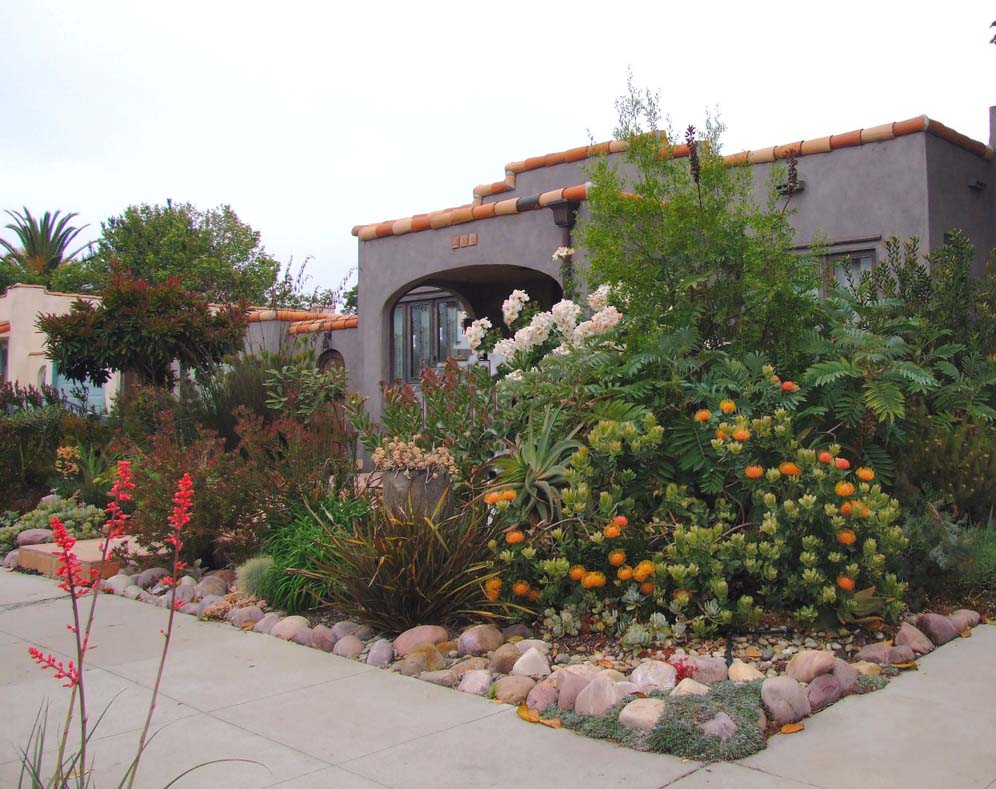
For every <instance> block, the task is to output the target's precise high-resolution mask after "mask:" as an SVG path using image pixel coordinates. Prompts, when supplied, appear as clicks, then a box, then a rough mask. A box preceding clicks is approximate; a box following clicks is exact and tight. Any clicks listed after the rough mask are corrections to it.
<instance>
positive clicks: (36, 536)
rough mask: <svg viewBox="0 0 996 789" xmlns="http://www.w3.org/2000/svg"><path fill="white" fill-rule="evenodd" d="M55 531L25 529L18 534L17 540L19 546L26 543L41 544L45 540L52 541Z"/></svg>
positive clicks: (21, 546)
mask: <svg viewBox="0 0 996 789" xmlns="http://www.w3.org/2000/svg"><path fill="white" fill-rule="evenodd" d="M53 536H54V535H53V533H52V530H51V529H25V530H24V531H22V532H21V533H19V534H18V535H17V539H16V540H15V542H16V543H17V547H18V548H23V547H24V546H25V545H41V544H42V543H45V542H52V538H53Z"/></svg>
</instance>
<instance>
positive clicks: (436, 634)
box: [394, 625, 449, 657]
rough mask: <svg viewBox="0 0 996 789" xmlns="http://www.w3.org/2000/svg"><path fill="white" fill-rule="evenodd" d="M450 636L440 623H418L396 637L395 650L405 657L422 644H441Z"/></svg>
mask: <svg viewBox="0 0 996 789" xmlns="http://www.w3.org/2000/svg"><path fill="white" fill-rule="evenodd" d="M448 638H449V634H448V633H447V632H446V629H445V628H442V627H440V626H439V625H418V626H416V627H411V628H409V629H408V630H406V631H405V632H404V633H402V634H401V635H400V636H398V637H397V638H396V639H394V651H395V652H397V653H398V654H399V655H400V656H401V657H404V656H405V655H407V654H408V653H409V652H411V651H412V650H413V649H415V647H417V646H419V645H421V644H441V643H443V642H444V641H446V640H447V639H448Z"/></svg>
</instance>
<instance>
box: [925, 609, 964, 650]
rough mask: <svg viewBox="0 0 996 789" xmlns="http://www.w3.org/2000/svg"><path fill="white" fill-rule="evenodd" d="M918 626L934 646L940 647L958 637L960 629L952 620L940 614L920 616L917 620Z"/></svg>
mask: <svg viewBox="0 0 996 789" xmlns="http://www.w3.org/2000/svg"><path fill="white" fill-rule="evenodd" d="M916 626H917V628H918V629H919V630H920V631H921V632H922V633H923V634H924V635H925V636H927V638H929V639H930V640H931V642H932V643H933V644H934V646H938V647H939V646H941V645H943V644H946V643H948V641H951V640H952V639H954V638H957V637H958V628H956V627H955V626H954V623H953V622H952V621H951V620H950V619H948V618H947V617H946V616H941V615H940V614H920V616H918V617H917V618H916Z"/></svg>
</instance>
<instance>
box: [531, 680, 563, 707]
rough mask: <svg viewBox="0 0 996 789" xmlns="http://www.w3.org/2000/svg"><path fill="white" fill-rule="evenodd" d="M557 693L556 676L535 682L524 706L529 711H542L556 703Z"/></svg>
mask: <svg viewBox="0 0 996 789" xmlns="http://www.w3.org/2000/svg"><path fill="white" fill-rule="evenodd" d="M558 694H559V691H558V689H557V678H556V676H552V677H547V678H546V679H544V680H543V681H542V682H537V683H536V685H534V686H533V689H532V690H531V691H529V696H527V697H526V706H527V707H529V709H531V710H540V711H542V710H544V709H546V708H547V707H550V706H552V705H554V704H556V703H557V697H558Z"/></svg>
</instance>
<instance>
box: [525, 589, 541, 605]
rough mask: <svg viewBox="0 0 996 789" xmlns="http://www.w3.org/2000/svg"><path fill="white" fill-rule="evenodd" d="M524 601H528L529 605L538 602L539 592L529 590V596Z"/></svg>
mask: <svg viewBox="0 0 996 789" xmlns="http://www.w3.org/2000/svg"><path fill="white" fill-rule="evenodd" d="M526 599H527V600H529V602H530V603H535V602H536V601H537V600H539V590H538V589H530V590H529V596H528V597H527V598H526Z"/></svg>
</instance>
